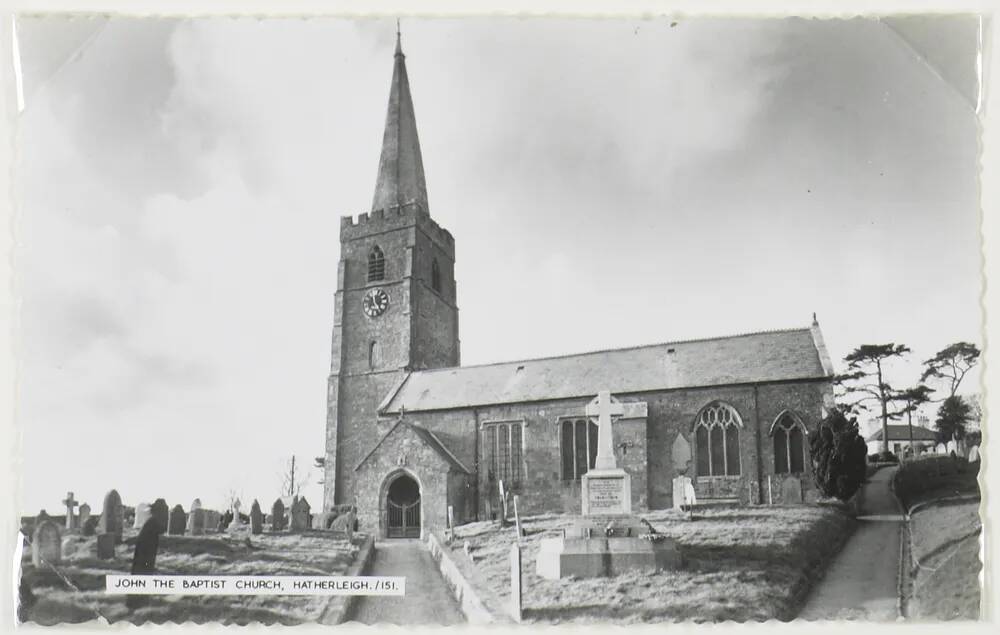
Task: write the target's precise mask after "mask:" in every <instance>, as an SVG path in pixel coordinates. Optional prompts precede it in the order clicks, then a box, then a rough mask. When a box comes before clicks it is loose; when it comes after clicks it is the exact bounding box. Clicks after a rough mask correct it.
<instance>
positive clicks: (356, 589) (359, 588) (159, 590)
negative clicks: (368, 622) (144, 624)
mask: <svg viewBox="0 0 1000 635" xmlns="http://www.w3.org/2000/svg"><path fill="white" fill-rule="evenodd" d="M106 582H107V587H106V589H105V591H106V592H107V593H112V594H132V595H406V578H404V577H396V576H392V577H390V576H356V577H347V576H319V575H316V576H310V575H306V576H298V575H109V576H106Z"/></svg>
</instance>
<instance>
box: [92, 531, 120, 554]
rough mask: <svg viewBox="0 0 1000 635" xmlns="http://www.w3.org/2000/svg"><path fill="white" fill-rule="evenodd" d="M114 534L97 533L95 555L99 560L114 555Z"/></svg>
mask: <svg viewBox="0 0 1000 635" xmlns="http://www.w3.org/2000/svg"><path fill="white" fill-rule="evenodd" d="M116 541H117V539H116V537H115V535H114V534H97V557H98V558H99V559H101V560H111V559H113V558H114V557H115V542H116Z"/></svg>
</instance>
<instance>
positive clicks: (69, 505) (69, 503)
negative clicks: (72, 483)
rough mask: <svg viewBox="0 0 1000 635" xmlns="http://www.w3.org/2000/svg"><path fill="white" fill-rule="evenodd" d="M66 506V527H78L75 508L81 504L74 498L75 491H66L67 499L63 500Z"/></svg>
mask: <svg viewBox="0 0 1000 635" xmlns="http://www.w3.org/2000/svg"><path fill="white" fill-rule="evenodd" d="M62 504H63V505H65V506H66V529H73V528H75V527H78V526H79V525H77V524H76V522H75V519H74V517H73V512H74V509H75V508H76V506H77V505H79V504H80V503H79V501H76V500H74V499H73V492H66V499H65V500H64V501H63V502H62Z"/></svg>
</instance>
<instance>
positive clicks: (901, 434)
mask: <svg viewBox="0 0 1000 635" xmlns="http://www.w3.org/2000/svg"><path fill="white" fill-rule="evenodd" d="M888 428H889V440H890V441H909V440H910V426H907V425H889V426H888ZM881 440H882V426H879V429H878V430H876V431H875V432H873V433H871V434H870V435H868V438H867V439H865V441H881ZM913 440H914V441H937V433H936V432H934V431H933V430H930V429H928V428H925V427H923V426H913Z"/></svg>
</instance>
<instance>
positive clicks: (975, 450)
mask: <svg viewBox="0 0 1000 635" xmlns="http://www.w3.org/2000/svg"><path fill="white" fill-rule="evenodd" d="M978 461H979V446H978V445H974V446H972V447H971V448H969V463H976V462H978Z"/></svg>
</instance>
